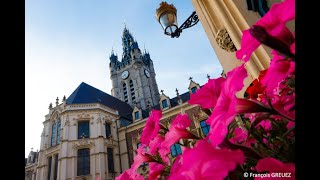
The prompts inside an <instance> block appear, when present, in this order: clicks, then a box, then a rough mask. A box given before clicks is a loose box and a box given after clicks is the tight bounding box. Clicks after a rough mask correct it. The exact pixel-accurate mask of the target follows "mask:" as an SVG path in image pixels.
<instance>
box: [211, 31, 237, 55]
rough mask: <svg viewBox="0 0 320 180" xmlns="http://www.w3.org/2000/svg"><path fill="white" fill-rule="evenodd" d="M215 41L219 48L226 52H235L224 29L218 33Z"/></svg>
mask: <svg viewBox="0 0 320 180" xmlns="http://www.w3.org/2000/svg"><path fill="white" fill-rule="evenodd" d="M216 41H217V44H218V45H219V47H220V48H221V49H223V50H226V51H228V52H234V51H236V50H237V48H236V47H235V46H234V44H233V42H232V40H231V38H230V36H229V34H228V32H227V30H226V29H225V28H224V29H221V30H220V31H218V33H217V37H216Z"/></svg>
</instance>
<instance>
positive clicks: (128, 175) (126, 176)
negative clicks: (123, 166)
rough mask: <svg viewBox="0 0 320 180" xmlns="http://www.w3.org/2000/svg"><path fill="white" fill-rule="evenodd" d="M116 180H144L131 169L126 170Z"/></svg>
mask: <svg viewBox="0 0 320 180" xmlns="http://www.w3.org/2000/svg"><path fill="white" fill-rule="evenodd" d="M116 180H144V177H143V176H141V175H140V174H138V173H136V172H132V171H131V169H128V170H126V171H125V172H123V173H122V174H120V175H119V176H117V177H116Z"/></svg>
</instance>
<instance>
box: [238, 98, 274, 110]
mask: <svg viewBox="0 0 320 180" xmlns="http://www.w3.org/2000/svg"><path fill="white" fill-rule="evenodd" d="M235 101H236V102H235V104H236V105H235V111H236V113H237V114H243V113H253V112H269V111H270V110H271V109H269V108H268V107H266V106H264V105H263V104H261V103H260V102H259V101H253V100H248V99H238V98H237V99H236V100H235Z"/></svg>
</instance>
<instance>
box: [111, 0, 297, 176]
mask: <svg viewBox="0 0 320 180" xmlns="http://www.w3.org/2000/svg"><path fill="white" fill-rule="evenodd" d="M294 9H295V2H294V0H285V1H284V2H282V3H278V4H274V5H273V6H272V7H271V9H270V10H269V12H268V13H267V14H265V16H264V17H262V18H261V19H260V20H259V21H258V22H257V23H256V24H255V25H253V27H251V28H250V29H248V30H245V31H243V37H242V42H241V49H240V50H238V51H237V52H236V56H237V58H238V59H240V60H241V61H242V62H243V64H242V65H240V66H238V67H236V68H235V69H233V70H231V71H230V72H228V73H227V76H226V78H223V77H220V78H217V79H209V80H208V82H207V83H206V84H205V85H204V86H203V87H202V88H201V89H199V90H198V91H197V92H196V93H194V94H191V97H190V100H189V101H188V103H189V104H197V105H199V106H200V107H201V108H203V109H204V110H206V112H209V113H208V115H209V118H208V119H207V120H206V123H207V124H208V125H209V126H210V131H209V133H208V135H207V136H205V135H204V134H203V133H197V134H195V133H194V132H193V131H191V130H190V128H189V127H190V125H191V122H192V121H191V120H190V119H189V117H188V116H187V114H178V115H177V116H176V118H175V119H174V120H173V121H172V123H171V125H163V124H161V123H160V119H161V116H162V113H161V111H158V110H152V112H151V115H150V117H149V118H148V119H147V122H146V126H145V127H144V129H143V131H142V135H141V144H142V145H141V146H140V147H139V148H138V150H137V155H136V156H135V158H134V162H133V164H132V165H131V167H130V169H128V170H126V171H125V172H124V173H122V174H121V175H120V176H118V177H117V178H116V179H118V180H129V179H145V178H146V177H143V176H142V175H140V174H139V173H138V171H137V169H138V168H139V166H141V165H142V164H143V163H148V165H149V169H150V170H149V174H148V176H147V179H151V180H152V179H170V180H171V179H172V180H176V179H178V180H180V179H187V180H188V179H190V180H193V179H214V180H223V179H243V173H244V172H247V173H290V175H291V176H290V178H287V179H294V178H295V167H294V145H295V84H294V80H295V50H294V47H295V40H294V36H293V33H292V32H290V31H289V29H288V28H287V27H286V23H287V22H288V21H291V20H294V18H295V11H294ZM260 44H265V45H267V46H269V47H271V48H272V49H273V51H272V59H271V62H270V66H269V68H268V69H266V70H263V71H261V72H260V76H259V77H258V78H257V79H255V80H254V81H253V82H252V83H251V85H250V87H249V88H247V89H246V90H245V94H246V96H245V97H244V98H240V97H238V96H237V95H236V94H237V93H238V92H240V91H243V89H244V79H245V78H247V76H248V74H247V70H246V69H245V64H246V63H247V61H248V60H249V59H250V56H251V54H252V53H253V51H254V50H255V49H256V48H258V46H259V45H260ZM176 143H178V144H180V145H181V146H182V147H183V148H182V154H180V155H178V156H176V157H174V158H171V157H170V156H169V154H170V149H171V146H173V145H174V144H176ZM255 179H259V177H256V178H255ZM264 179H268V178H267V177H265V178H264Z"/></svg>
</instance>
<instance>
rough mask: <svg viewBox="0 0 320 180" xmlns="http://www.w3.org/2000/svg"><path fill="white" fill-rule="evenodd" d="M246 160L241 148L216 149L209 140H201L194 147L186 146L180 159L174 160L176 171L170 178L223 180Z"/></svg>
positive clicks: (174, 179)
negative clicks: (233, 149)
mask: <svg viewBox="0 0 320 180" xmlns="http://www.w3.org/2000/svg"><path fill="white" fill-rule="evenodd" d="M244 160H245V157H244V154H243V153H242V151H240V150H235V151H232V150H229V149H216V148H214V147H213V146H212V145H211V144H210V143H209V142H208V141H206V140H199V141H198V142H197V143H196V145H195V147H194V148H193V149H189V148H186V150H185V152H184V153H183V154H182V157H181V160H180V161H175V162H174V164H173V167H174V171H173V172H171V174H170V176H169V178H168V179H169V180H180V179H181V180H184V179H186V180H194V179H214V180H223V179H224V178H225V177H226V176H227V175H228V172H229V171H232V170H234V169H235V168H236V165H237V164H242V163H244ZM176 163H178V164H179V165H175V164H176ZM180 164H181V165H180Z"/></svg>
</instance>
